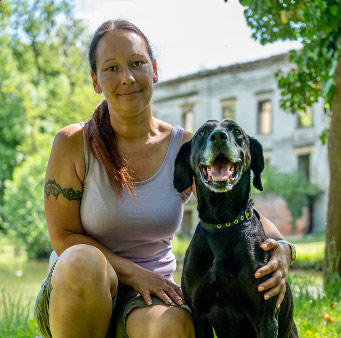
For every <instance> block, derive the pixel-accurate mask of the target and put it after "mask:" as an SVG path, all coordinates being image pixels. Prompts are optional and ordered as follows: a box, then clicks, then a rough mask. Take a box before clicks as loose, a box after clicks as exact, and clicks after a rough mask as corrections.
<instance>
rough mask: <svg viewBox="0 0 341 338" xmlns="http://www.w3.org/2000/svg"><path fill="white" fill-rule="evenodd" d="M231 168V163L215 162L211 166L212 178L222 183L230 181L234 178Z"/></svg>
mask: <svg viewBox="0 0 341 338" xmlns="http://www.w3.org/2000/svg"><path fill="white" fill-rule="evenodd" d="M231 166H232V163H231V162H229V161H221V160H215V161H214V162H213V163H212V164H211V166H210V176H212V177H213V178H215V179H218V180H221V181H222V180H228V179H229V178H230V177H231V176H232V171H231V170H230V169H231Z"/></svg>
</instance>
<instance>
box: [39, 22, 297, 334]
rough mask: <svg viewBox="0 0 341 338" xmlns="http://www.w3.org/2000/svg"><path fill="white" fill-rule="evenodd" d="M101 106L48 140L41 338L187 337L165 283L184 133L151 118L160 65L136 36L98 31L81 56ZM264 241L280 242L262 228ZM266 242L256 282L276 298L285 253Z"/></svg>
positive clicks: (189, 328) (128, 27) (188, 324)
mask: <svg viewBox="0 0 341 338" xmlns="http://www.w3.org/2000/svg"><path fill="white" fill-rule="evenodd" d="M89 61H90V66H91V76H92V80H93V86H94V89H95V91H96V92H97V93H99V94H100V93H103V94H104V96H105V99H106V100H105V101H103V102H102V103H101V104H100V105H99V106H98V107H96V110H95V112H94V114H93V117H92V119H91V120H90V121H89V122H87V123H85V124H75V125H70V126H67V127H65V128H64V129H62V130H61V131H60V132H59V133H58V134H57V136H56V138H55V141H54V144H53V148H52V151H51V156H50V159H49V163H48V167H47V172H46V184H45V212H46V220H47V225H48V231H49V235H50V239H51V242H52V245H53V248H54V249H55V251H56V253H57V255H58V256H59V259H58V261H57V262H56V263H55V264H54V265H53V267H52V269H51V270H50V273H49V276H48V277H47V279H46V280H45V281H44V283H43V285H42V289H41V291H40V293H39V296H38V298H37V303H36V307H35V312H36V316H37V320H38V323H39V326H40V328H41V330H42V332H43V333H44V335H45V336H49V337H51V335H52V336H53V337H54V338H59V337H63V338H66V337H73V338H74V337H104V336H108V337H109V336H112V337H128V336H129V337H132V338H133V337H161V336H162V335H164V336H166V337H194V328H193V323H192V320H191V316H190V312H189V311H188V308H187V307H186V306H185V305H184V300H183V296H182V293H181V289H180V287H178V286H177V285H176V284H175V283H174V281H173V279H172V273H173V272H174V270H175V258H174V255H173V253H172V250H171V244H170V239H171V238H172V236H173V234H174V232H175V230H176V228H177V226H178V225H179V223H180V221H181V216H182V207H181V203H182V202H183V200H184V199H185V197H186V196H181V195H180V194H178V193H177V192H176V191H175V189H174V188H173V186H172V177H173V169H174V166H173V165H174V160H175V156H176V154H177V151H178V150H179V148H180V146H181V144H182V143H183V142H186V141H188V140H190V139H191V137H192V134H190V133H189V132H186V131H183V129H182V128H180V127H176V126H171V125H169V124H167V123H165V122H163V121H160V120H158V119H156V118H154V117H153V116H152V111H151V97H152V89H153V83H156V82H157V79H158V75H157V65H156V61H155V59H154V58H153V55H152V51H151V48H150V45H149V42H148V39H147V38H146V37H145V35H144V34H143V33H142V32H141V31H140V30H139V29H138V28H137V27H136V26H134V25H133V24H131V23H129V22H127V21H124V20H116V21H108V22H105V23H104V24H103V25H102V26H101V27H100V28H99V29H98V30H97V31H96V33H95V35H94V38H93V40H92V42H91V46H90V51H89ZM262 222H263V224H264V229H265V231H266V233H267V235H268V236H269V237H271V238H274V239H281V238H282V237H281V235H280V233H279V232H278V230H277V229H276V227H275V226H274V225H273V224H272V223H271V222H269V221H268V220H266V219H265V218H262ZM274 239H269V240H267V241H266V242H265V243H263V245H262V247H263V249H264V250H271V252H272V258H271V260H270V262H269V263H268V264H267V265H266V266H264V267H263V268H261V269H260V270H258V271H257V273H256V278H257V277H260V276H263V275H266V274H269V273H272V272H273V274H272V277H271V278H269V279H268V280H267V281H266V282H264V283H263V284H262V285H260V288H259V290H260V291H263V290H267V291H266V293H265V295H264V298H265V299H267V298H269V297H272V296H274V295H277V294H279V297H278V302H277V304H278V306H279V304H280V303H281V301H282V299H283V296H284V293H285V280H286V278H287V273H288V266H289V262H290V255H291V254H290V249H289V246H288V245H287V244H285V243H280V244H279V243H278V242H277V241H276V240H274Z"/></svg>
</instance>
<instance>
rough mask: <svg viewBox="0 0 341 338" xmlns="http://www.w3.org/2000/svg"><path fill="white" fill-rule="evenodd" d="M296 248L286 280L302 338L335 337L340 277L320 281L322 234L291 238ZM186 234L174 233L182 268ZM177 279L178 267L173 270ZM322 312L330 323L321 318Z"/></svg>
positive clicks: (339, 326)
mask: <svg viewBox="0 0 341 338" xmlns="http://www.w3.org/2000/svg"><path fill="white" fill-rule="evenodd" d="M291 241H292V242H293V243H294V244H295V246H296V251H297V259H296V262H295V263H294V264H293V265H292V266H291V268H290V275H289V283H290V285H291V289H292V292H293V295H294V306H295V311H294V317H295V323H296V325H297V329H298V332H299V335H300V337H301V338H302V337H303V338H315V337H316V338H317V337H318V338H319V337H321V338H322V337H323V338H324V337H328V338H337V337H340V332H341V279H340V278H336V277H335V278H334V279H333V280H332V282H331V283H330V284H329V285H326V286H324V285H323V279H322V273H321V271H322V266H323V259H324V250H325V241H324V234H321V233H320V234H311V235H307V236H305V237H303V238H300V239H293V240H291ZM188 244H189V237H184V236H175V238H174V240H173V246H174V253H175V255H176V257H177V260H178V262H179V263H180V264H179V266H180V268H181V266H182V264H181V263H182V262H183V259H184V255H185V252H186V250H187V247H188ZM174 277H175V280H176V281H177V282H180V278H181V271H177V272H176V274H175V276H174ZM324 313H326V314H327V315H329V316H330V317H331V318H332V319H333V321H334V322H333V323H331V322H326V321H325V320H324V319H323V316H324Z"/></svg>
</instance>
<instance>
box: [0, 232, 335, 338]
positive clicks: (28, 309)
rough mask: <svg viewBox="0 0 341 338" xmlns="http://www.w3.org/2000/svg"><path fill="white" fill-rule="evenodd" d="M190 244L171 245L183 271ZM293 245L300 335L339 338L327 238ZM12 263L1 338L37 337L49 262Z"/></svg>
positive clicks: (5, 267)
mask: <svg viewBox="0 0 341 338" xmlns="http://www.w3.org/2000/svg"><path fill="white" fill-rule="evenodd" d="M188 243H189V239H188V238H187V239H185V238H179V237H177V236H176V237H175V239H174V241H173V245H174V252H175V254H176V255H177V257H178V259H179V263H180V264H179V265H178V266H179V268H180V269H181V262H182V260H183V255H184V253H185V251H186V249H187V246H188ZM295 245H296V247H297V251H298V254H297V263H295V264H294V265H293V266H292V269H291V272H290V278H289V282H290V285H291V288H292V291H293V295H294V303H295V312H294V315H295V322H296V324H297V327H298V331H299V334H300V337H306V338H310V337H332V338H334V337H335V338H336V337H340V334H339V333H340V332H341V302H340V299H341V294H340V292H341V280H334V282H333V283H332V284H331V285H330V286H328V287H326V288H324V287H323V281H322V274H321V271H320V267H321V266H322V261H323V254H324V240H323V237H322V238H321V236H320V237H316V236H315V237H313V238H309V237H308V238H307V240H299V241H296V243H295ZM0 249H1V248H0ZM8 262H9V256H8V254H5V253H4V252H2V253H0V337H10V338H12V337H32V338H33V337H39V336H40V333H39V331H38V329H37V326H36V323H35V321H34V319H33V305H34V299H35V297H36V295H37V292H38V290H39V288H40V283H41V282H42V280H43V278H44V276H45V274H46V272H47V266H48V264H47V262H46V261H27V260H25V257H22V256H19V257H11V258H10V262H11V263H10V264H9V263H8ZM296 264H297V266H296V268H295V265H296ZM302 267H309V268H310V269H307V268H306V269H302ZM317 267H318V268H317ZM298 268H300V269H298ZM180 276H181V271H180V270H178V271H177V272H176V274H175V279H176V281H177V282H180V278H181V277H180ZM324 313H327V314H328V315H330V316H331V317H332V318H333V319H334V323H327V322H325V321H324V320H323V314H324Z"/></svg>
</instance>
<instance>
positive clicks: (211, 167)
mask: <svg viewBox="0 0 341 338" xmlns="http://www.w3.org/2000/svg"><path fill="white" fill-rule="evenodd" d="M240 167H241V166H240V163H239V162H231V161H230V160H229V159H228V158H227V157H226V156H225V155H224V154H222V153H219V154H218V155H217V157H216V158H215V160H214V161H213V162H212V163H211V164H208V165H202V174H203V175H202V176H203V180H204V183H205V184H206V185H208V186H209V187H210V188H213V190H216V191H219V190H221V189H222V191H225V190H226V189H228V188H231V187H232V185H233V183H235V181H236V179H237V178H238V176H239V173H240Z"/></svg>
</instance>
